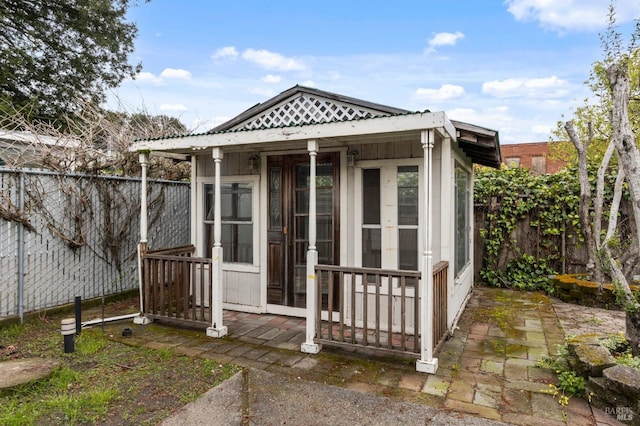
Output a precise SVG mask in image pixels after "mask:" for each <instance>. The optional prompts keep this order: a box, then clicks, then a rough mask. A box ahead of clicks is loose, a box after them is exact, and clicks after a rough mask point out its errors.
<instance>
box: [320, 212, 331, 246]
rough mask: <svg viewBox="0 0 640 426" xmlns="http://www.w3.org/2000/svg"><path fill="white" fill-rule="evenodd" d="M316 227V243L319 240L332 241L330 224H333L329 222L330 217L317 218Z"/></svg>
mask: <svg viewBox="0 0 640 426" xmlns="http://www.w3.org/2000/svg"><path fill="white" fill-rule="evenodd" d="M317 219H318V220H317V222H316V223H317V225H316V229H317V237H318V241H321V240H332V239H333V238H332V237H333V235H332V231H333V229H332V226H331V223H332V222H333V221H332V220H331V216H319V217H318V218H317Z"/></svg>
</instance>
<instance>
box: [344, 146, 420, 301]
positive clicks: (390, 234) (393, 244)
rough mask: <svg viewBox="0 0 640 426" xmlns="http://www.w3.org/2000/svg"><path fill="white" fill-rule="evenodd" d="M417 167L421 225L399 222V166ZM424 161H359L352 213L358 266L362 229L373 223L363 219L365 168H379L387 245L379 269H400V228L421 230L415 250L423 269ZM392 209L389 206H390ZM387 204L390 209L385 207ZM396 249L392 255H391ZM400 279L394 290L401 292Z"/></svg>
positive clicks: (357, 264) (383, 242) (359, 264)
mask: <svg viewBox="0 0 640 426" xmlns="http://www.w3.org/2000/svg"><path fill="white" fill-rule="evenodd" d="M405 166H415V167H417V168H418V170H417V172H418V225H399V223H398V222H399V221H398V169H399V167H405ZM423 167H424V165H423V163H422V158H413V159H396V160H364V161H359V162H358V163H357V164H356V166H355V170H354V188H355V190H356V191H355V192H356V194H355V196H356V197H355V207H356V208H355V209H354V213H353V220H354V225H355V226H354V229H355V235H354V237H355V238H354V240H355V241H354V242H355V247H354V248H355V250H354V252H355V256H354V259H353V262H354V266H355V267H362V238H363V232H362V230H363V228H369V227H371V226H372V225H370V224H369V225H365V224H364V223H363V222H364V220H363V213H362V212H363V198H364V197H363V170H365V169H380V192H381V194H380V204H381V212H380V215H381V217H380V222H381V223H380V228H381V233H382V235H381V247H384V249H383V250H381V251H382V256H381V266H380V269H393V270H399V268H398V266H399V260H400V258H399V256H400V250H399V231H400V229H407V228H416V229H417V230H418V231H417V233H418V236H417V245H416V253H417V257H418V265H417V266H418V269H417V270H418V271H420V270H421V269H422V263H421V261H420V255H421V252H422V251H421V247H422V244H423V241H422V239H423V233H422V232H420V226H421V224H424V214H425V212H424V194H423V192H424V191H423V190H422V188H423V185H424V182H423V174H424V172H423ZM390 204H391V205H393V206H394V207H393V208H389V207H388V206H389V205H390ZM385 206H386V208H387V210H385ZM390 252H393V254H390ZM397 281H398V280H394V285H393V293H394V294H396V292H398V293H397V294H399V291H400V286H399V282H397ZM356 289H357V291H363V288H362V283H361V282H359V283H357V287H356ZM368 291H369V292H372V291H375V285H374V284H372V283H369V284H368ZM406 291H407V295H408V296H411V295H412V294H413V291H414V289H413V287H409V286H408V287H407V289H406ZM386 292H387V285H386V284H383V285H382V288H381V294H386Z"/></svg>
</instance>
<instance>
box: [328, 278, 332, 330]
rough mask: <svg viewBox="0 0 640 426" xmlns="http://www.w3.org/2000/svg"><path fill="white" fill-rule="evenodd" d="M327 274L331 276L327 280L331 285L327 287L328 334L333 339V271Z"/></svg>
mask: <svg viewBox="0 0 640 426" xmlns="http://www.w3.org/2000/svg"><path fill="white" fill-rule="evenodd" d="M327 275H328V276H329V277H328V280H327V286H328V287H329V288H328V289H327V314H328V318H327V325H328V332H327V334H328V335H329V340H333V273H332V272H329V273H328V274H327Z"/></svg>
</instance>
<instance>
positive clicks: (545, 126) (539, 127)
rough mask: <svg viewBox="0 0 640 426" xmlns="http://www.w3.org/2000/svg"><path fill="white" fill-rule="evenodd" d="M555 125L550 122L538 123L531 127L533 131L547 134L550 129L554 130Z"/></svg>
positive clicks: (549, 132)
mask: <svg viewBox="0 0 640 426" xmlns="http://www.w3.org/2000/svg"><path fill="white" fill-rule="evenodd" d="M555 128H556V126H554V125H550V124H538V125H535V126H533V127H532V128H531V131H532V132H533V133H537V134H540V135H546V136H549V135H550V134H551V131H552V130H555Z"/></svg>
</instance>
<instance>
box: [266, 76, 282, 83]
mask: <svg viewBox="0 0 640 426" xmlns="http://www.w3.org/2000/svg"><path fill="white" fill-rule="evenodd" d="M280 80H282V77H280V76H279V75H273V74H267V75H265V76H264V77H262V81H264V82H265V83H269V84H275V83H280Z"/></svg>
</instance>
